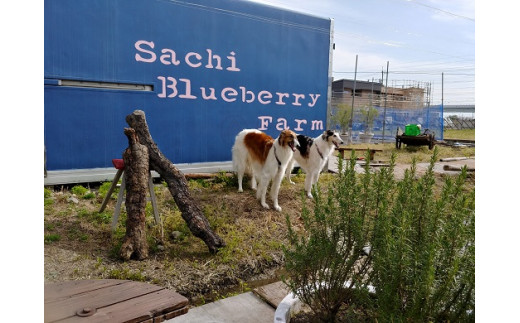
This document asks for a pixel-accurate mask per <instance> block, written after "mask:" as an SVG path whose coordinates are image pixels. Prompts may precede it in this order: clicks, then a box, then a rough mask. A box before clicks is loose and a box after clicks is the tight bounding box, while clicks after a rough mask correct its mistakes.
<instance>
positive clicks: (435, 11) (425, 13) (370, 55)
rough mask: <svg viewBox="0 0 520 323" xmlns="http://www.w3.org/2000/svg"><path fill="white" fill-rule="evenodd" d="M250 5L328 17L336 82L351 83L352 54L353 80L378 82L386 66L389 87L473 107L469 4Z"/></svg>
mask: <svg viewBox="0 0 520 323" xmlns="http://www.w3.org/2000/svg"><path fill="white" fill-rule="evenodd" d="M253 1H254V2H259V3H264V4H268V5H272V6H276V7H281V8H287V9H291V10H294V11H298V12H302V13H307V14H311V15H315V16H319V17H324V18H332V19H333V20H334V27H333V28H334V35H333V37H334V43H335V50H334V53H333V65H332V70H333V75H332V76H333V77H334V79H335V80H338V79H354V76H355V70H356V68H355V67H356V55H357V60H358V64H357V74H356V79H357V80H364V81H367V80H370V81H371V80H374V81H379V80H380V79H381V78H382V73H381V72H382V71H384V72H385V73H386V68H387V64H388V86H393V85H395V86H398V85H402V84H419V85H425V84H431V88H432V96H431V100H430V102H431V103H432V104H440V103H441V102H444V104H445V105H461V104H475V1H474V0H456V1H455V0H362V1H361V0H357V1H352V0H350V1H349V0H319V1H316V0H253ZM443 73H444V77H443ZM383 76H384V77H383V82H384V84H386V74H384V75H383ZM443 79H444V82H443ZM443 89H444V91H443ZM442 94H444V96H443V95H442Z"/></svg>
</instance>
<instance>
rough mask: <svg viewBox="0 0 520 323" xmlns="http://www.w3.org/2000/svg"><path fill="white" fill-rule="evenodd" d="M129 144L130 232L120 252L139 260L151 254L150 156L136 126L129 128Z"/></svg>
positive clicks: (128, 212)
mask: <svg viewBox="0 0 520 323" xmlns="http://www.w3.org/2000/svg"><path fill="white" fill-rule="evenodd" d="M124 132H125V135H126V136H127V137H128V148H127V149H126V150H125V151H124V153H123V160H124V163H125V173H124V176H125V181H126V200H125V203H126V213H127V216H128V218H127V220H126V236H125V239H124V242H123V244H122V246H121V250H120V255H121V257H122V258H123V259H125V260H129V259H130V258H131V257H132V256H133V257H134V258H136V259H138V260H143V259H146V258H148V242H147V241H146V226H145V223H146V212H145V208H146V191H147V188H148V176H150V173H149V158H148V148H147V147H146V146H145V145H142V144H140V143H139V138H138V137H137V135H136V133H135V130H134V129H131V128H125V130H124Z"/></svg>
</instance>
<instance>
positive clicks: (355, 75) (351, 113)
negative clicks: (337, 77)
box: [347, 55, 358, 144]
mask: <svg viewBox="0 0 520 323" xmlns="http://www.w3.org/2000/svg"><path fill="white" fill-rule="evenodd" d="M357 59H358V56H357V55H356V68H355V70H354V89H353V90H352V110H351V111H350V121H349V134H348V140H349V142H348V143H347V144H351V143H352V119H354V98H355V97H356V78H357Z"/></svg>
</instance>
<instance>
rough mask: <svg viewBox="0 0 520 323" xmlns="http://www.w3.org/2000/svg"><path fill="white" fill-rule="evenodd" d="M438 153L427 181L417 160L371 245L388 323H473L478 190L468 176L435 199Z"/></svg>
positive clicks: (380, 311)
mask: <svg viewBox="0 0 520 323" xmlns="http://www.w3.org/2000/svg"><path fill="white" fill-rule="evenodd" d="M436 158H437V150H435V151H434V154H433V156H432V159H431V161H430V166H429V168H428V170H427V172H426V174H425V175H423V176H422V177H421V178H419V179H417V176H416V168H415V162H414V163H412V167H411V169H410V170H409V171H406V173H405V177H404V179H403V180H402V181H401V182H400V183H399V184H398V187H397V193H396V196H395V200H394V201H393V205H392V207H391V208H390V209H388V211H387V212H385V213H384V214H382V216H381V217H380V221H378V226H377V227H376V232H375V239H374V241H373V253H374V255H373V256H374V262H373V264H374V273H373V284H374V286H375V288H376V294H377V300H378V304H377V305H378V306H377V307H378V319H379V320H381V321H383V322H387V321H393V322H404V321H407V322H409V321H412V322H431V321H434V322H446V321H448V322H465V321H474V312H475V211H474V210H475V191H474V189H473V190H472V191H469V192H468V191H467V189H465V187H464V186H465V185H464V183H465V179H466V176H467V172H466V170H463V171H462V172H461V174H460V176H458V177H457V178H456V179H455V180H453V179H452V178H450V177H446V178H445V182H444V186H443V187H442V190H441V192H440V194H435V191H434V184H435V178H434V173H433V165H434V162H435V161H436Z"/></svg>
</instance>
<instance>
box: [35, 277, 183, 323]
mask: <svg viewBox="0 0 520 323" xmlns="http://www.w3.org/2000/svg"><path fill="white" fill-rule="evenodd" d="M44 291H45V297H44V309H45V314H44V322H56V321H59V322H136V323H137V322H150V323H151V322H162V321H164V320H168V319H171V318H173V317H176V316H179V315H182V314H185V313H187V312H188V307H187V305H188V299H187V298H186V297H184V296H182V295H180V294H178V293H176V292H173V291H171V290H168V289H166V288H164V287H160V286H157V285H152V284H147V283H141V282H134V281H130V280H118V279H89V280H76V281H66V282H59V283H47V284H45V287H44Z"/></svg>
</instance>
